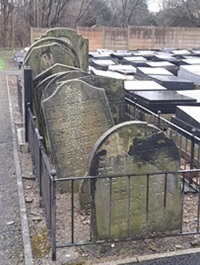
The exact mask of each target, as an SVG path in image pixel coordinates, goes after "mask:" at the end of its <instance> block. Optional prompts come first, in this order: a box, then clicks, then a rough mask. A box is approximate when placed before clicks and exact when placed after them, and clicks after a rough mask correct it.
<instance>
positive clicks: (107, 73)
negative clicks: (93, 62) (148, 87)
mask: <svg viewBox="0 0 200 265" xmlns="http://www.w3.org/2000/svg"><path fill="white" fill-rule="evenodd" d="M91 74H93V75H96V76H104V77H110V78H115V79H121V80H133V79H134V77H133V76H129V75H123V74H120V73H116V72H113V71H109V70H108V71H103V70H97V69H95V68H94V67H91Z"/></svg>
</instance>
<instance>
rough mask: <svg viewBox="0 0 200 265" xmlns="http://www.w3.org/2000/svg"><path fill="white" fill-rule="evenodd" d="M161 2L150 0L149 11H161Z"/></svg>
mask: <svg viewBox="0 0 200 265" xmlns="http://www.w3.org/2000/svg"><path fill="white" fill-rule="evenodd" d="M160 2H161V1H160V0H148V5H149V10H150V11H152V12H157V11H159V3H160Z"/></svg>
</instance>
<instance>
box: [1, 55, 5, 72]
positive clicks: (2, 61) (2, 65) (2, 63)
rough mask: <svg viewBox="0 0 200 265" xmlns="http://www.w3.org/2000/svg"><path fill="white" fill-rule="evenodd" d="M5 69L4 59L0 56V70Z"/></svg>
mask: <svg viewBox="0 0 200 265" xmlns="http://www.w3.org/2000/svg"><path fill="white" fill-rule="evenodd" d="M4 69H5V61H4V59H2V58H0V70H4Z"/></svg>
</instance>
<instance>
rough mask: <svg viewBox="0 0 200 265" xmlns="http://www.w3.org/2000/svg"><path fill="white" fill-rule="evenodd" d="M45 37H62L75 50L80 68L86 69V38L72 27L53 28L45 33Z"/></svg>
mask: <svg viewBox="0 0 200 265" xmlns="http://www.w3.org/2000/svg"><path fill="white" fill-rule="evenodd" d="M45 37H55V38H61V39H64V40H65V41H66V42H68V44H69V45H71V47H73V49H74V50H75V51H76V54H77V56H78V59H79V62H80V68H81V69H83V70H84V71H86V72H87V71H88V39H84V38H83V37H82V36H81V35H79V34H77V32H76V31H75V30H73V29H69V28H53V29H49V30H48V31H47V32H46V33H45Z"/></svg>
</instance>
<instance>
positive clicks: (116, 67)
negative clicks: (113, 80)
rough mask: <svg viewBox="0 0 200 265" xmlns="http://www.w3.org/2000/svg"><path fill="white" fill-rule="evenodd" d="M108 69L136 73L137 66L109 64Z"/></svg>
mask: <svg viewBox="0 0 200 265" xmlns="http://www.w3.org/2000/svg"><path fill="white" fill-rule="evenodd" d="M108 69H109V70H110V71H115V72H117V73H120V74H125V75H126V74H132V75H133V74H134V73H136V68H135V67H134V66H132V65H125V64H115V65H109V66H108Z"/></svg>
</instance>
